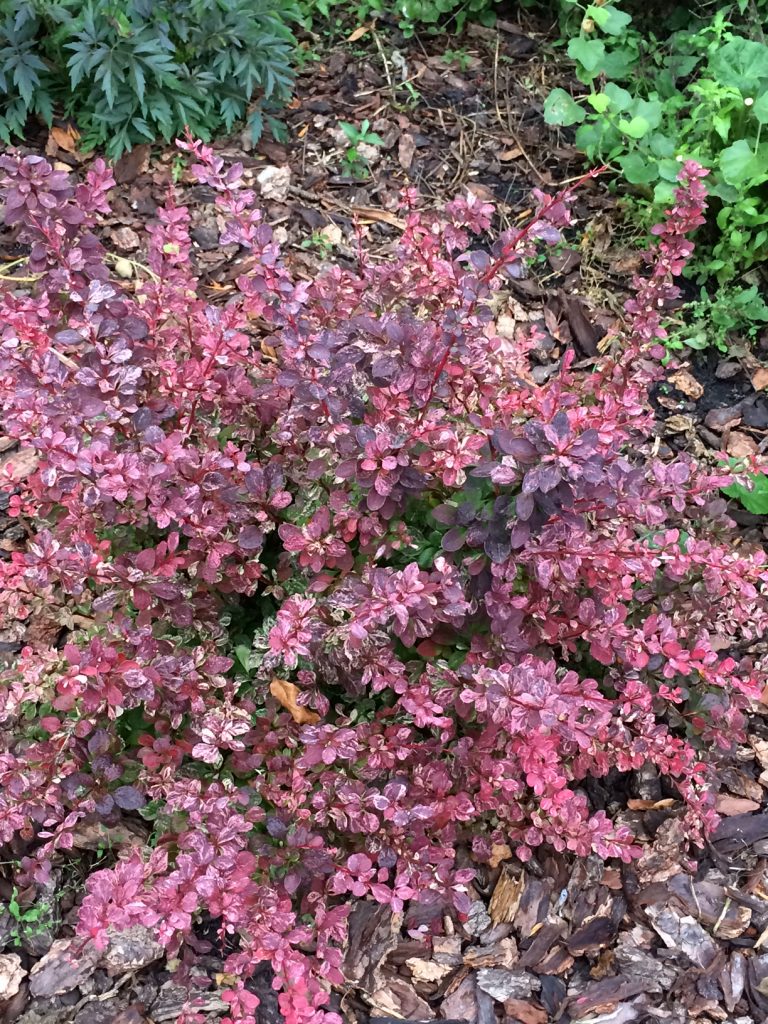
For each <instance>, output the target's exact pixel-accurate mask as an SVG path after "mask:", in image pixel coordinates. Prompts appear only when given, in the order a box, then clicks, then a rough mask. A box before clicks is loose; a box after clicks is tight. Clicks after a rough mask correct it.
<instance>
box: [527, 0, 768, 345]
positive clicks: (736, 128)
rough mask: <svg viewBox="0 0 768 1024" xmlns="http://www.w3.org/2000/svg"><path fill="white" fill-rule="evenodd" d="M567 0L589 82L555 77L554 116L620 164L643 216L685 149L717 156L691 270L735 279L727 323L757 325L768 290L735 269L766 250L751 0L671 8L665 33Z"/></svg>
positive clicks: (765, 163) (765, 85)
mask: <svg viewBox="0 0 768 1024" xmlns="http://www.w3.org/2000/svg"><path fill="white" fill-rule="evenodd" d="M561 4H562V10H563V12H564V13H563V20H562V26H563V29H564V34H565V35H570V38H569V40H568V43H567V48H568V54H569V56H570V57H571V58H572V59H573V61H574V63H575V66H576V74H577V77H578V78H579V80H580V81H581V82H582V83H583V85H584V87H585V90H584V92H583V93H581V94H580V95H577V96H575V97H574V96H572V95H571V94H570V93H569V92H567V91H566V90H565V89H563V88H557V89H554V90H553V91H552V92H551V93H550V94H549V96H548V97H547V99H546V102H545V106H544V116H545V120H546V121H547V122H548V123H549V124H551V125H559V126H574V127H576V143H577V145H578V146H579V148H580V149H582V150H583V151H584V152H585V154H586V155H587V157H588V159H589V160H591V161H598V160H599V161H609V162H611V163H612V164H614V165H615V166H616V168H617V169H618V170H619V171H620V173H621V175H622V176H623V178H624V180H625V181H626V182H627V183H628V184H629V185H631V186H632V188H633V191H634V192H635V194H636V195H637V196H638V197H639V202H640V206H641V208H642V207H643V206H645V207H648V206H650V207H651V209H648V210H647V213H645V214H642V219H643V220H644V221H645V222H650V223H653V220H655V219H656V217H657V216H658V214H659V211H660V209H662V208H663V207H664V206H665V205H666V204H668V202H669V201H670V198H671V195H672V191H673V188H674V181H675V177H676V175H677V172H678V170H679V166H680V161H681V160H682V159H687V158H691V157H693V158H695V159H697V160H700V161H701V162H702V163H703V164H705V165H706V166H708V167H709V168H710V171H711V174H710V179H709V181H710V186H709V187H710V194H711V196H712V197H713V202H712V212H711V219H710V240H709V244H706V243H705V244H700V245H699V247H698V250H697V257H696V259H695V260H694V262H693V263H692V265H691V269H690V271H689V275H690V276H692V277H693V278H694V279H696V280H697V281H698V282H699V283H705V282H707V281H708V280H711V279H712V278H714V279H716V281H717V282H718V285H719V286H723V285H726V284H732V288H731V291H730V293H729V294H730V299H731V300H732V301H729V303H728V307H729V311H730V312H731V313H732V314H733V317H734V319H733V320H732V321H731V323H730V326H731V327H735V328H738V329H740V330H746V331H749V330H750V329H752V327H753V326H754V324H755V323H756V322H757V323H759V322H762V315H760V316H758V317H757V318H755V317H753V316H752V313H753V312H754V311H756V310H757V311H758V312H759V311H760V309H762V305H761V302H762V300H760V302H756V301H755V300H754V299H753V298H752V296H751V288H752V287H754V282H752V281H747V282H746V283H744V282H742V281H740V280H738V279H739V278H740V276H741V275H743V273H744V272H746V271H749V269H750V268H751V267H753V266H755V265H757V264H759V263H760V262H761V261H763V260H764V259H765V257H766V256H767V255H768V208H766V205H765V203H764V198H763V194H764V192H765V188H766V184H768V132H766V130H765V127H764V126H765V125H766V123H768V44H767V43H766V42H765V40H763V39H762V38H755V39H753V38H750V37H749V32H750V19H749V18H747V17H746V16H745V18H744V19H742V22H743V23H742V24H741V27H740V28H739V27H737V25H736V22H737V20H738V18H739V14H740V13H744V12H745V11H746V9H747V4H746V0H741V2H740V3H739V4H737V5H732V6H731V7H729V6H724V7H722V8H720V9H718V10H717V11H716V12H715V13H714V14H711V15H710V16H709V17H708V18H706V19H701V18H699V17H698V16H697V15H695V14H692V13H691V12H690V11H687V10H686V11H682V10H677V11H674V10H673V11H672V12H669V18H668V24H669V26H670V27H671V28H672V31H671V33H669V34H668V35H667V36H666V37H661V36H657V35H655V34H654V33H653V32H652V31H648V30H644V29H641V28H638V26H637V24H636V22H635V21H633V19H632V17H631V15H630V14H629V13H627V12H626V11H624V10H622V9H621V8H620V7H619V6H618V3H611V2H608V3H603V4H591V5H586V6H585V5H583V4H580V3H576V2H575V0H561ZM760 6H761V9H764V8H765V6H766V5H765V4H762V5H760ZM649 218H651V219H650V221H649ZM763 305H764V304H763ZM721 319H722V318H721Z"/></svg>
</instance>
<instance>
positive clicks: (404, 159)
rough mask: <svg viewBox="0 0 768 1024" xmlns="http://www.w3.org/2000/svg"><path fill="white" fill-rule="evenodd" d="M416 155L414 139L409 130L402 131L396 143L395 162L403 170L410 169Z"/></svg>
mask: <svg viewBox="0 0 768 1024" xmlns="http://www.w3.org/2000/svg"><path fill="white" fill-rule="evenodd" d="M415 155H416V140H415V139H414V137H413V136H412V135H411V133H410V132H403V133H402V135H401V136H400V138H399V139H398V143H397V162H398V163H399V164H400V166H401V167H402V168H403V170H404V171H410V169H411V165H412V164H413V158H414V156H415Z"/></svg>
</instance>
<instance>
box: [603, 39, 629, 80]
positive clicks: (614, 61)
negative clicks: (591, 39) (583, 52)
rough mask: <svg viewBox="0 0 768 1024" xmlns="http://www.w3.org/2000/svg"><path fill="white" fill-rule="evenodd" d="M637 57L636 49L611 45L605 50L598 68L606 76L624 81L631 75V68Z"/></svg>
mask: <svg viewBox="0 0 768 1024" xmlns="http://www.w3.org/2000/svg"><path fill="white" fill-rule="evenodd" d="M637 59H638V54H637V51H636V50H632V49H630V48H629V47H626V46H617V47H615V48H614V47H611V49H610V50H607V51H606V53H605V56H604V57H603V59H602V61H601V63H600V70H601V71H602V72H603V74H605V75H606V77H607V78H611V79H619V80H621V81H623V82H626V81H628V80H630V79H631V78H632V76H633V68H634V66H635V64H637Z"/></svg>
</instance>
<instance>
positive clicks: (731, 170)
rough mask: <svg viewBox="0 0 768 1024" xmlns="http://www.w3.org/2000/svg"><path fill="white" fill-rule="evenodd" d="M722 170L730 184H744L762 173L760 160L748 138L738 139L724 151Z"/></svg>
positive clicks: (721, 162)
mask: <svg viewBox="0 0 768 1024" xmlns="http://www.w3.org/2000/svg"><path fill="white" fill-rule="evenodd" d="M720 171H721V173H722V175H723V177H724V178H725V180H726V181H727V182H728V184H729V185H743V184H744V182H745V181H748V180H749V179H751V178H754V177H757V176H758V175H759V174H760V162H759V160H758V159H757V157H756V156H755V154H754V153H753V152H752V149H751V147H750V145H749V143H748V142H747V141H746V139H737V141H736V142H734V143H733V145H732V146H729V147H728V148H727V149H724V150H723V151H722V153H721V154H720Z"/></svg>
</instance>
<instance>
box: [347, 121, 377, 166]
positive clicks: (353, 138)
mask: <svg viewBox="0 0 768 1024" xmlns="http://www.w3.org/2000/svg"><path fill="white" fill-rule="evenodd" d="M339 127H340V128H341V130H342V131H343V132H344V134H345V135H346V137H347V140H348V141H349V146H348V147H347V150H346V152H345V153H344V172H345V174H348V175H349V176H350V177H351V178H367V177H368V176H369V175H370V173H371V165H370V163H369V162H368V160H367V159H366V156H365V153H364V151H361V149H360V147H361V146H383V145H384V140H383V139H382V137H381V136H380V135H378V134H377V133H376V132H374V131H372V130H371V122H370V121H369V120H368V119H367V118H366V120H365V121H363V122H362V123H361V125H360V127H359V128H358V127H357V126H356V125H354V124H350V122H349V121H339Z"/></svg>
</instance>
